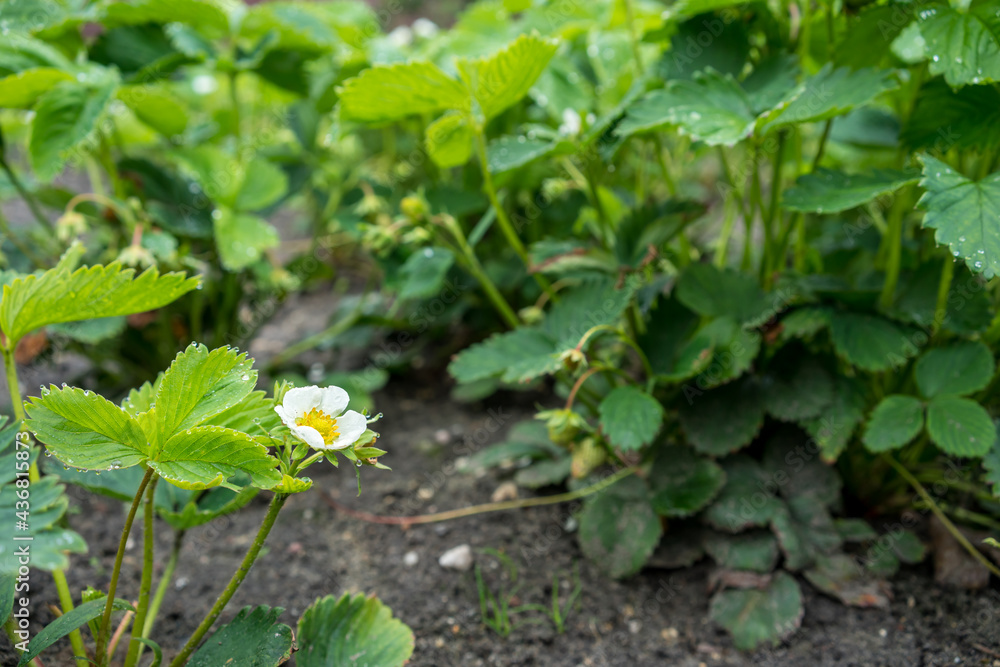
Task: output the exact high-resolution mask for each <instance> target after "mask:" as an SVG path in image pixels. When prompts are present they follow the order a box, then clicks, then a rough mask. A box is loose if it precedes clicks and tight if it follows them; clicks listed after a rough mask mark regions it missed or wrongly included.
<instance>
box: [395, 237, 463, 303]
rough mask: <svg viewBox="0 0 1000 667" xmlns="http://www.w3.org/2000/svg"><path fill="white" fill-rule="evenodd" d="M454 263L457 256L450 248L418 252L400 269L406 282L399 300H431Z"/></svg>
mask: <svg viewBox="0 0 1000 667" xmlns="http://www.w3.org/2000/svg"><path fill="white" fill-rule="evenodd" d="M454 263H455V255H454V253H452V252H451V250H449V249H448V248H442V247H436V246H435V247H427V248H423V249H420V250H417V251H416V252H415V253H413V254H412V255H410V256H409V257H408V258H407V259H406V261H405V262H404V263H403V266H402V267H400V270H399V273H400V276H401V277H402V278H403V280H404V281H405V282H404V283H403V289H401V290H400V291H399V298H400V299H429V298H430V297H432V296H434V295H435V294H437V293H438V291H439V290H440V289H441V287H442V286H443V284H444V279H445V276H447V275H448V270H449V269H451V267H452V265H453V264H454Z"/></svg>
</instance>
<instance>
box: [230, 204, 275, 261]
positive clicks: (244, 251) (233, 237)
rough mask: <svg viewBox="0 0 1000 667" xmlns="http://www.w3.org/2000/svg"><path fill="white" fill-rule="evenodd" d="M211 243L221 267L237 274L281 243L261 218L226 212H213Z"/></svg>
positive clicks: (272, 228) (268, 224)
mask: <svg viewBox="0 0 1000 667" xmlns="http://www.w3.org/2000/svg"><path fill="white" fill-rule="evenodd" d="M217 210H218V211H219V216H218V217H216V218H215V243H216V245H217V246H218V248H219V257H220V259H221V260H222V265H223V266H224V267H226V268H227V269H229V270H230V271H239V270H241V269H244V268H246V267H247V266H249V265H251V264H253V263H254V262H256V261H257V260H259V259H260V258H261V256H262V255H263V253H264V251H265V250H267V249H268V248H276V247H277V246H278V244H279V243H280V242H281V239H280V238H279V237H278V230H276V229H275V228H274V226H273V225H272V224H271V223H269V222H268V221H267V220H264V219H263V218H259V217H257V216H256V215H250V214H249V213H236V212H235V211H232V210H230V209H228V208H220V209H217Z"/></svg>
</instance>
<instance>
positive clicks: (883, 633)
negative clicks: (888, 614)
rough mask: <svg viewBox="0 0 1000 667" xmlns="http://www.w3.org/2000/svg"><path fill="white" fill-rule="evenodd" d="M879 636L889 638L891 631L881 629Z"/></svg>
mask: <svg viewBox="0 0 1000 667" xmlns="http://www.w3.org/2000/svg"><path fill="white" fill-rule="evenodd" d="M878 636H879V637H883V638H885V637H888V636H889V631H888V630H886V629H885V628H879V630H878Z"/></svg>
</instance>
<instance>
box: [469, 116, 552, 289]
mask: <svg viewBox="0 0 1000 667" xmlns="http://www.w3.org/2000/svg"><path fill="white" fill-rule="evenodd" d="M475 135H476V137H475V138H476V140H475V144H476V155H477V156H478V158H479V168H480V170H481V171H482V172H483V188H484V189H485V190H486V196H487V198H489V200H490V205H491V206H492V207H493V210H494V211H496V213H497V223H499V225H500V231H502V232H503V235H504V236H505V237H506V239H507V243H508V244H509V245H510V247H511V248H512V249H513V250H514V252H515V253H517V256H518V257H520V258H521V262H523V263H524V268H525V269H527V271H528V272H529V273H531V275H532V277H533V278H534V279H535V282H537V283H538V286H539V287H541V288H542V291H544V292H546V293H548V295H549V298H550V299H552V300H553V301H558V300H559V299H558V297H557V296H556V295H555V293H554V292H553V291H552V285H550V284H549V281H548V279H547V278H546V277H545V276H543V275H541V274H539V273H533V272H532V271H531V259H530V258H529V257H528V251H527V249H526V248H525V247H524V244H523V243H522V242H521V238H520V237H519V236H518V235H517V230H515V229H514V225H513V224H511V221H510V218H508V217H507V212H506V211H505V210H504V209H503V207H502V206H501V205H500V198H499V197H498V196H497V189H496V185H494V183H493V174H491V173H490V165H489V162H488V161H487V160H486V139H485V138H484V137H483V130H482V128H480V127H477V128H476V130H475Z"/></svg>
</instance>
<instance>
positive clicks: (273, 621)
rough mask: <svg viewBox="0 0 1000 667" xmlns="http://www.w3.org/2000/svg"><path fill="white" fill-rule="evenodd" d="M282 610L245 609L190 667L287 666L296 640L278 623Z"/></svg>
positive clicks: (217, 632)
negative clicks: (232, 665)
mask: <svg viewBox="0 0 1000 667" xmlns="http://www.w3.org/2000/svg"><path fill="white" fill-rule="evenodd" d="M283 611H284V609H282V608H281V607H264V606H260V607H243V609H241V610H240V611H239V613H238V614H236V617H235V618H234V619H233V620H232V621H230V622H229V623H227V624H225V625H223V626H222V627H221V628H219V629H218V630H217V631H216V632H215V634H213V635H212V636H211V638H209V640H208V641H206V642H205V644H204V645H203V646H202V647H201V648H200V649H198V652H197V653H195V654H194V655H193V656H191V660H190V661H188V663H187V664H188V666H189V667H199V666H200V667H209V666H210V665H221V664H225V663H226V662H227V661H228V662H232V663H235V664H240V665H246V666H247V667H277V666H278V665H281V664H284V663H285V662H286V661H287V660H288V658H289V657H291V655H292V646H293V645H294V640H293V638H292V629H291V628H290V627H288V626H287V625H285V624H284V623H278V617H279V616H281V612H283ZM306 613H308V611H307V612H306Z"/></svg>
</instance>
